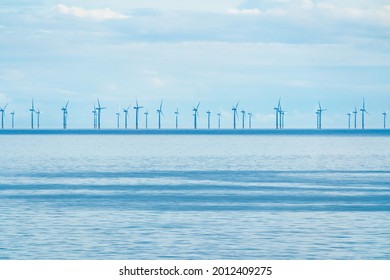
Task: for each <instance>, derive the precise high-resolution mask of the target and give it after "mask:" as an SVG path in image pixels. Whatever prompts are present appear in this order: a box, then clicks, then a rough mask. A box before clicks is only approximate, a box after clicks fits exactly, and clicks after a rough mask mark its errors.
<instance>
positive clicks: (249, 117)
mask: <svg viewBox="0 0 390 280" xmlns="http://www.w3.org/2000/svg"><path fill="white" fill-rule="evenodd" d="M248 119H249V129H251V128H252V113H250V112H249V113H248Z"/></svg>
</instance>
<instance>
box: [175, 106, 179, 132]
mask: <svg viewBox="0 0 390 280" xmlns="http://www.w3.org/2000/svg"><path fill="white" fill-rule="evenodd" d="M175 120H176V129H178V128H179V108H176V112H175Z"/></svg>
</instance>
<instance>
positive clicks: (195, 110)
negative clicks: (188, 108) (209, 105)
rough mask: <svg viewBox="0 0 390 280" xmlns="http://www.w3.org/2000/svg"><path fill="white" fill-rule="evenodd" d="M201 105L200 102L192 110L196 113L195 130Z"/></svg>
mask: <svg viewBox="0 0 390 280" xmlns="http://www.w3.org/2000/svg"><path fill="white" fill-rule="evenodd" d="M199 105H200V102H199V103H198V105H197V106H196V107H193V108H192V111H194V114H193V116H194V129H196V128H197V123H196V121H197V118H198V116H199V113H198V109H199Z"/></svg>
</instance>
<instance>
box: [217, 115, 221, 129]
mask: <svg viewBox="0 0 390 280" xmlns="http://www.w3.org/2000/svg"><path fill="white" fill-rule="evenodd" d="M217 115H218V129H220V128H221V112H219V113H218V114H217Z"/></svg>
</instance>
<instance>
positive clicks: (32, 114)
mask: <svg viewBox="0 0 390 280" xmlns="http://www.w3.org/2000/svg"><path fill="white" fill-rule="evenodd" d="M30 112H31V129H34V113H35V109H34V99H32V100H31V108H30Z"/></svg>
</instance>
